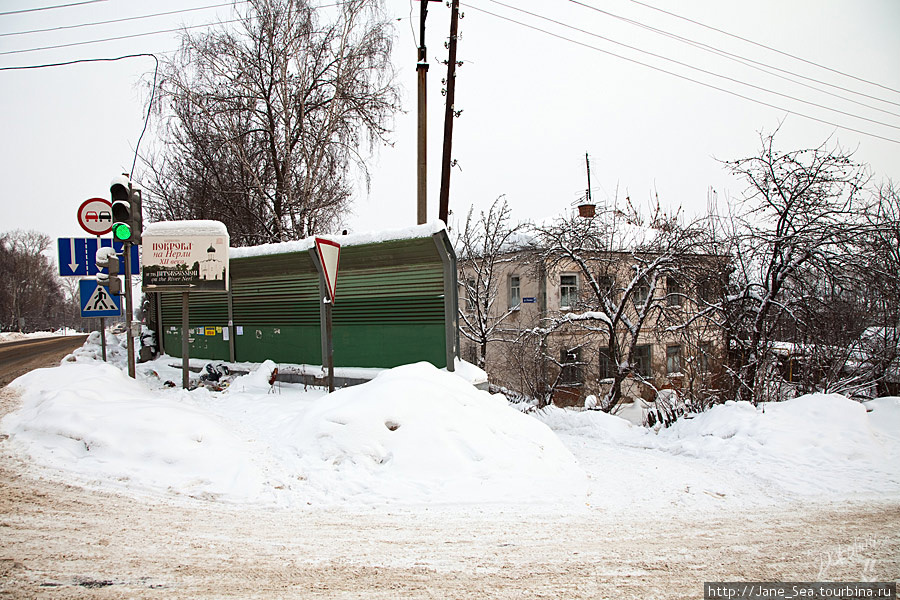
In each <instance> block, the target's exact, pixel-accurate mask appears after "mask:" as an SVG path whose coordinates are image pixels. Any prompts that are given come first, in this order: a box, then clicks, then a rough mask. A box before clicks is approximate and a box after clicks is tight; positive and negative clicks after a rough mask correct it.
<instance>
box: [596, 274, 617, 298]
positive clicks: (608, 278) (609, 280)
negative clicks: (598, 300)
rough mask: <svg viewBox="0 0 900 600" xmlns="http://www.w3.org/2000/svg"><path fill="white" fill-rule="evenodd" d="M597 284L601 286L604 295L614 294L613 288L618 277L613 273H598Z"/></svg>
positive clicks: (601, 292)
mask: <svg viewBox="0 0 900 600" xmlns="http://www.w3.org/2000/svg"><path fill="white" fill-rule="evenodd" d="M597 285H598V286H599V287H600V294H601V295H603V296H604V297H610V296H612V292H613V288H615V286H616V278H615V277H613V276H612V275H598V276H597Z"/></svg>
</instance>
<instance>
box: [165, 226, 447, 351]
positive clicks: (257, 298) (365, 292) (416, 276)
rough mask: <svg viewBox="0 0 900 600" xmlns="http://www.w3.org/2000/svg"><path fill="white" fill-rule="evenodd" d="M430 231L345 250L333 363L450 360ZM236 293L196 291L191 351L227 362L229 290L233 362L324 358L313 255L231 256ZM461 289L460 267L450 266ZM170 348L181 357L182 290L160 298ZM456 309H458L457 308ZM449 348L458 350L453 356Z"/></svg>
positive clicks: (439, 264)
mask: <svg viewBox="0 0 900 600" xmlns="http://www.w3.org/2000/svg"><path fill="white" fill-rule="evenodd" d="M441 236H442V237H438V238H433V237H432V236H428V237H423V238H415V239H406V240H397V241H391V242H381V243H376V244H365V245H355V246H344V247H342V248H341V258H340V270H339V274H338V280H337V290H336V295H337V301H336V302H335V305H334V310H333V340H334V361H335V366H355V367H394V366H397V365H401V364H406V363H410V362H417V361H423V360H425V361H428V362H431V363H432V364H434V365H436V366H438V367H444V366H446V364H447V356H448V343H449V344H451V345H452V347H453V348H455V340H454V339H451V340H449V341H448V339H447V336H448V334H447V332H448V331H451V332H452V331H455V322H454V323H452V324H451V325H450V327H449V328H448V323H447V315H448V314H454V313H453V312H452V311H448V310H447V306H446V305H445V301H446V298H445V289H446V288H445V285H446V284H447V282H446V281H445V278H446V275H447V272H448V270H447V269H445V265H444V262H443V261H444V260H445V259H442V257H441V252H439V250H438V246H437V244H439V243H445V242H446V240H444V239H443V237H446V233H445V232H442V233H441ZM230 268H231V292H229V293H228V294H226V293H219V294H214V293H192V294H191V295H190V328H191V332H192V341H191V346H190V355H191V356H192V357H197V358H210V359H215V360H229V354H230V347H229V341H228V340H227V339H226V338H225V333H226V331H227V327H228V296H229V294H230V295H231V302H232V311H233V323H234V327H233V331H231V332H230V333H231V335H232V336H233V343H234V352H235V357H234V358H235V360H236V361H238V362H242V361H247V362H261V361H263V360H265V359H272V360H274V361H276V362H283V363H300V364H322V345H321V332H320V321H319V318H320V317H319V315H320V302H321V299H320V293H319V275H318V272H317V271H316V268H315V264H314V263H313V260H312V257H311V256H310V254H309V253H308V252H286V253H283V254H269V255H265V256H250V257H243V258H235V259H232V260H231V265H230ZM450 270H451V271H452V273H453V278H454V281H452V282H450V283H451V287H450V288H449V289H451V290H455V289H456V282H455V273H456V268H455V265H453V266H452V269H450ZM160 306H161V314H162V325H161V329H162V332H163V337H164V345H165V350H166V352H167V354H170V355H172V356H180V355H181V294H180V293H177V292H176V293H163V294H161V297H160ZM453 310H455V309H453ZM451 354H452V352H451Z"/></svg>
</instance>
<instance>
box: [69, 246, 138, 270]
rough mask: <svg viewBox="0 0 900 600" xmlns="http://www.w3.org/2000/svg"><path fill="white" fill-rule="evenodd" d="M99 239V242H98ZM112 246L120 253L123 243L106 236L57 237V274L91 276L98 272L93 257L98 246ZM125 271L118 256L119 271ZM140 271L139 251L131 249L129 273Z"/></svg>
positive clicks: (122, 261) (122, 259) (123, 264)
mask: <svg viewBox="0 0 900 600" xmlns="http://www.w3.org/2000/svg"><path fill="white" fill-rule="evenodd" d="M98 241H99V244H98ZM109 246H112V247H113V248H115V250H116V252H118V253H120V254H121V253H122V249H123V248H124V244H123V243H122V242H114V241H113V240H111V239H108V238H59V239H58V240H57V247H58V249H59V274H60V275H62V276H63V277H92V276H94V275H96V274H97V273H98V272H100V270H99V269H97V264H96V263H95V262H94V257H95V256H96V255H97V250H98V248H101V247H106V248H108V247H109ZM124 272H125V259H124V258H122V257H121V256H120V257H119V273H124ZM140 272H141V259H140V252H138V251H137V250H135V249H134V248H132V250H131V274H132V275H137V274H139V273H140Z"/></svg>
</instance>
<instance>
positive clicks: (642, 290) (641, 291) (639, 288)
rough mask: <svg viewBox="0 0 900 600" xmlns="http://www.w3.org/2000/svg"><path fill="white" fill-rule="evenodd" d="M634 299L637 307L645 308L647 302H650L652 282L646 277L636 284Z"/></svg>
mask: <svg viewBox="0 0 900 600" xmlns="http://www.w3.org/2000/svg"><path fill="white" fill-rule="evenodd" d="M632 298H633V299H634V305H635V306H644V305H645V304H647V301H649V300H650V280H649V279H647V278H646V277H641V278H640V279H639V280H638V281H637V283H635V284H634V291H633V292H632Z"/></svg>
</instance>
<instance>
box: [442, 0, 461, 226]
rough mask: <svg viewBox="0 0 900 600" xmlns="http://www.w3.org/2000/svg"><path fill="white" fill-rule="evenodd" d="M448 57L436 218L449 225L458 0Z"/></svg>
mask: <svg viewBox="0 0 900 600" xmlns="http://www.w3.org/2000/svg"><path fill="white" fill-rule="evenodd" d="M450 10H451V12H450V45H449V49H450V56H449V57H448V60H447V105H446V110H445V111H444V155H443V157H442V158H443V160H442V161H441V197H440V207H439V209H438V218H439V219H441V220H442V221H443V222H444V224H447V223H449V220H450V219H449V214H450V166H451V165H450V153H451V150H452V148H453V118H454V116H455V111H454V107H453V102H454V98H455V97H456V38H457V35H456V32H457V30H458V28H459V0H452V5H451V7H450Z"/></svg>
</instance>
